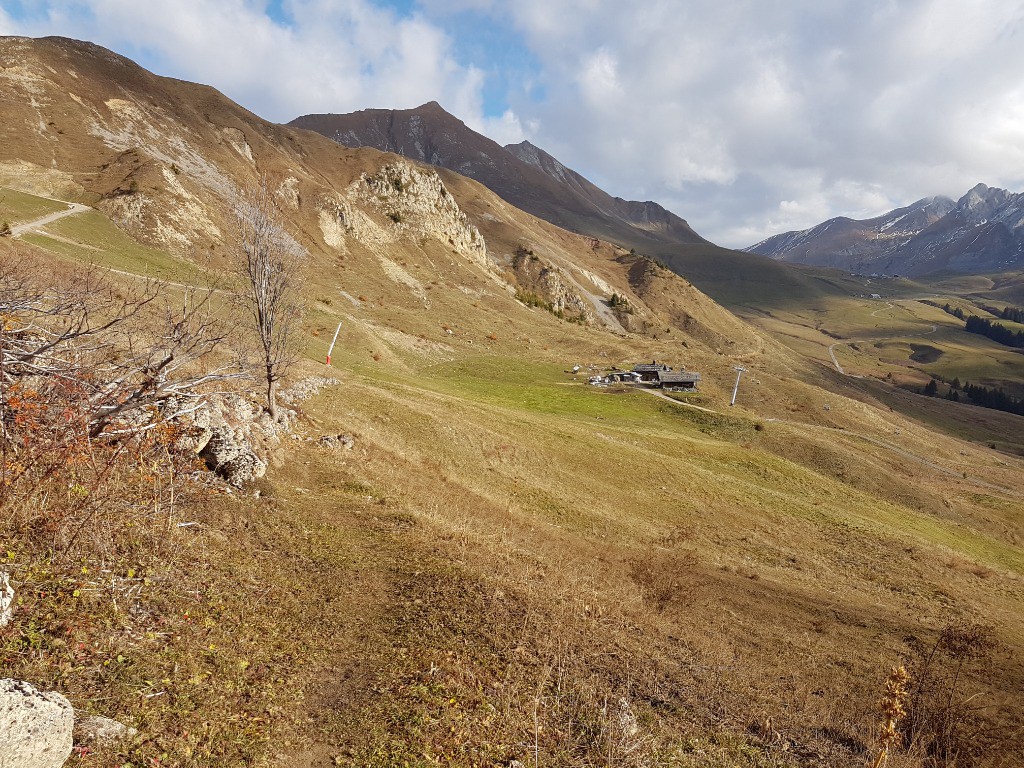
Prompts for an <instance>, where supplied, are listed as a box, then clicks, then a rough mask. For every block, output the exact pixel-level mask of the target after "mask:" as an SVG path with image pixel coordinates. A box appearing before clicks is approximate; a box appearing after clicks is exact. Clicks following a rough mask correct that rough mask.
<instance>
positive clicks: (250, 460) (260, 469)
mask: <svg viewBox="0 0 1024 768" xmlns="http://www.w3.org/2000/svg"><path fill="white" fill-rule="evenodd" d="M217 474H218V475H220V476H221V477H223V478H224V479H225V480H227V481H228V482H229V483H230V484H231V485H233V486H235V487H236V488H241V487H242V486H244V485H245V484H246V483H251V482H252V481H253V480H259V479H260V478H261V477H263V476H264V475H265V474H267V463H266V462H265V461H263V459H261V458H260V457H259V456H257V455H256V454H255V453H253V452H252V451H250V450H245V451H243V452H242V453H240V454H238V455H237V456H235V458H233V459H231V460H230V461H226V462H224V463H223V464H221V465H219V466H218V467H217Z"/></svg>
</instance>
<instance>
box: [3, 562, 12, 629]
mask: <svg viewBox="0 0 1024 768" xmlns="http://www.w3.org/2000/svg"><path fill="white" fill-rule="evenodd" d="M13 618H14V587H12V586H11V577H10V576H8V575H7V571H0V629H2V628H3V627H6V626H7V625H8V624H10V623H11V620H12V619H13Z"/></svg>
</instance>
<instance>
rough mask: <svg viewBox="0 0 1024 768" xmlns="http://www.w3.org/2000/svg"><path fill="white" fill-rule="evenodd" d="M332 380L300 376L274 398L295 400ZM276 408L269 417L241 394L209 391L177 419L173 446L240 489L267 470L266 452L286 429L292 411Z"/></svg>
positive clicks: (293, 416) (290, 425)
mask: <svg viewBox="0 0 1024 768" xmlns="http://www.w3.org/2000/svg"><path fill="white" fill-rule="evenodd" d="M337 382H338V380H337V379H332V378H326V377H322V376H318V377H313V378H309V379H303V380H302V381H300V382H298V383H297V384H295V386H293V387H292V388H291V389H288V390H284V391H282V392H281V394H280V396H279V399H280V400H281V401H282V402H283V403H285V404H288V405H296V404H298V403H300V402H301V401H303V400H305V399H306V398H308V397H312V396H313V395H315V394H316V393H317V392H319V391H320V390H321V389H323V388H324V387H327V386H330V385H332V384H336V383H337ZM279 412H280V416H279V418H278V420H277V421H274V420H273V419H272V418H270V414H268V413H267V412H266V410H265V409H264V408H263V406H262V405H260V404H257V403H256V402H254V401H253V400H252V399H250V398H248V397H245V396H244V395H239V394H223V395H214V396H212V397H210V398H208V399H207V400H206V401H205V402H204V403H203V404H202V405H201V406H200V407H199V408H196V409H195V410H193V411H191V412H190V413H189V414H188V415H187V416H185V417H183V418H182V419H181V422H182V427H183V430H182V436H181V437H180V438H179V440H178V447H179V448H182V449H185V450H191V451H194V452H195V453H196V454H197V455H198V456H199V457H200V458H201V459H202V460H203V461H204V462H205V463H206V466H207V468H208V469H210V470H211V471H212V472H215V473H217V475H219V476H220V477H221V478H223V479H224V480H226V481H227V482H228V483H230V484H231V485H233V486H235V487H239V488H240V487H242V486H244V485H246V484H247V483H250V482H252V481H253V480H258V479H259V478H261V477H263V476H264V475H265V474H266V473H267V459H266V457H267V456H268V455H269V454H270V453H271V452H272V451H273V450H274V449H275V448H277V447H278V446H279V445H280V444H281V440H282V438H283V437H285V436H286V435H287V434H289V433H290V432H291V430H292V428H293V426H294V424H295V419H296V413H295V411H293V410H290V409H288V408H279Z"/></svg>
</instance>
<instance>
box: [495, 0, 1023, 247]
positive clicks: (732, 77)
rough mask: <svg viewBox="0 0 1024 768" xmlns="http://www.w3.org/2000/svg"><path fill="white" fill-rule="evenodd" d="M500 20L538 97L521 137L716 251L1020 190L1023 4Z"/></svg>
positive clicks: (699, 9)
mask: <svg viewBox="0 0 1024 768" xmlns="http://www.w3.org/2000/svg"><path fill="white" fill-rule="evenodd" d="M503 9H504V13H506V14H508V15H509V16H510V17H511V18H512V19H513V20H514V23H515V24H516V25H517V28H518V29H519V30H520V31H521V33H522V34H523V36H524V38H525V39H526V40H527V41H528V44H529V46H530V48H531V50H532V51H533V53H534V55H535V56H536V57H537V58H538V59H539V60H540V62H541V66H542V69H543V72H542V74H541V78H542V80H543V82H544V83H545V84H546V86H547V95H546V99H545V101H544V102H543V103H542V104H540V105H531V104H530V103H528V102H527V101H526V100H524V99H519V100H514V101H513V103H512V107H513V108H514V109H515V111H516V113H517V114H518V115H520V118H521V119H523V120H530V119H539V128H538V129H537V131H536V133H535V135H533V136H531V140H533V141H535V142H536V143H537V144H539V145H540V146H543V147H546V148H549V149H551V150H552V151H553V152H554V154H556V155H557V156H558V157H559V158H560V159H561V160H562V161H563V162H565V163H566V164H568V165H570V166H573V167H575V168H576V169H577V170H579V171H581V172H583V173H584V174H587V175H590V176H591V177H592V178H593V180H594V181H597V182H598V183H600V184H602V185H603V186H605V187H606V188H607V189H608V190H609V191H610V192H612V193H613V194H618V195H621V196H630V197H650V198H653V199H656V200H659V201H660V202H662V203H663V204H666V205H669V206H670V207H674V209H675V210H676V212H677V213H679V214H680V215H682V216H684V217H686V218H687V219H688V220H689V221H690V223H691V224H693V225H694V227H695V228H696V229H697V230H698V231H699V232H701V233H702V234H704V235H705V236H707V237H709V238H711V239H713V240H716V241H717V242H721V243H722V244H725V245H732V246H743V245H748V244H750V243H753V242H754V241H756V240H759V239H761V238H762V237H764V236H767V235H769V234H772V233H774V232H777V231H783V230H784V229H787V228H796V227H806V226H810V225H813V224H815V223H817V222H818V221H821V220H822V219H824V218H828V217H830V216H835V215H840V214H848V215H865V216H867V215H874V214H877V213H879V212H881V211H882V210H885V209H887V208H890V207H895V206H896V205H901V204H905V203H908V202H911V201H913V200H914V199H917V198H920V197H924V196H926V195H930V194H947V195H951V196H954V197H956V196H959V195H960V194H963V192H965V191H966V190H967V189H968V188H969V187H970V186H972V185H973V184H974V183H976V182H977V181H985V182H986V183H989V184H993V185H1001V186H1008V187H1011V188H1017V189H1020V187H1021V185H1022V184H1024V119H1022V118H1024V89H1021V87H1020V84H1019V83H1020V80H1019V73H1020V72H1021V71H1024V21H1022V19H1024V5H1022V4H1021V3H1019V2H1010V3H1007V2H1001V0H975V2H969V3H964V2H962V0H905V1H903V2H888V3H884V4H875V5H865V4H863V3H855V2H835V3H820V2H816V1H815V2H812V1H811V0H804V2H793V3H785V4H780V3H765V2H762V0H743V1H738V2H732V3H728V4H712V3H702V4H697V3H685V4H684V3H678V2H673V1H672V0H648V2H646V3H644V4H643V5H642V6H638V5H634V4H626V3H620V2H616V1H615V0H575V1H567V2H562V3H553V2H550V0H517V2H511V0H505V3H504V6H503ZM581 62H582V66H581ZM785 201H793V202H795V203H796V206H795V207H791V206H786V205H784V202H785Z"/></svg>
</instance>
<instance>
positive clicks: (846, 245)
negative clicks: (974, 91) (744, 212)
mask: <svg viewBox="0 0 1024 768" xmlns="http://www.w3.org/2000/svg"><path fill="white" fill-rule="evenodd" d="M747 250H748V251H750V252H752V253H758V254H761V255H764V256H770V257H772V258H775V259H779V260H781V261H789V262H795V263H798V264H812V265H817V266H828V267H836V268H839V269H845V270H848V271H851V272H863V273H873V272H878V273H883V274H902V275H911V276H920V275H927V274H930V273H934V272H940V271H943V270H948V271H953V272H961V273H968V274H984V273H994V272H1005V271H1009V270H1014V269H1020V268H1021V267H1024V194H1015V193H1012V192H1008V191H1006V190H1005V189H996V188H993V187H988V186H986V185H984V184H978V185H977V186H975V187H974V188H973V189H971V190H970V191H968V192H967V194H965V195H964V196H963V197H961V198H960V199H959V200H958V201H957V202H955V203H954V202H953V201H952V200H950V199H949V198H945V197H928V198H924V199H923V200H918V201H917V202H916V203H913V204H912V205H909V206H906V207H905V208H897V209H896V210H894V211H890V212H889V213H887V214H883V215H882V216H878V217H876V218H874V219H865V220H860V221H858V220H854V219H848V218H836V219H830V220H829V221H826V222H823V223H822V224H819V225H817V226H815V227H812V228H810V229H806V230H802V231H798V232H786V233H784V234H781V235H776V236H774V237H770V238H768V239H767V240H764V241H762V242H760V243H758V244H757V245H753V246H751V247H750V248H748V249H747Z"/></svg>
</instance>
